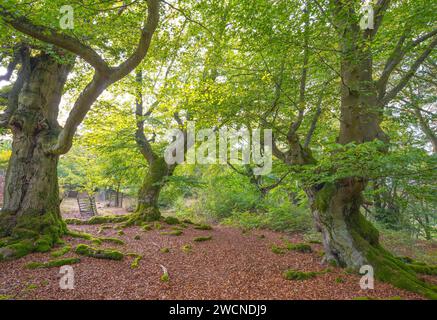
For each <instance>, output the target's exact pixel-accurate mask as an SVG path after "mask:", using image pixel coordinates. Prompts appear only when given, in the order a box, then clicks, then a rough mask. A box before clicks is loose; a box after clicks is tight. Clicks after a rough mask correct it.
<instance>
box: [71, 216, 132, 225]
mask: <svg viewBox="0 0 437 320" xmlns="http://www.w3.org/2000/svg"><path fill="white" fill-rule="evenodd" d="M128 218H129V216H128V215H109V216H94V217H91V218H90V219H88V220H80V219H75V218H71V219H65V223H67V224H76V225H87V224H90V225H93V224H103V223H120V222H125V221H127V220H128Z"/></svg>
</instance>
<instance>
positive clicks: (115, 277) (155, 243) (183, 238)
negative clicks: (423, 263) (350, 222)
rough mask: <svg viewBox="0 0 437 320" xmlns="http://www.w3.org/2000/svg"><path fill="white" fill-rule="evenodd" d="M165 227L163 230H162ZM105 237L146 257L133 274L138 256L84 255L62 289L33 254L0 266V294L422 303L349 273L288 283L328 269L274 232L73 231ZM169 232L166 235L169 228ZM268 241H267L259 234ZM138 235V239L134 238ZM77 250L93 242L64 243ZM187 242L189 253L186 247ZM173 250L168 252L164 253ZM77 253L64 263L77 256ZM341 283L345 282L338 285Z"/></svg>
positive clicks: (316, 248)
mask: <svg viewBox="0 0 437 320" xmlns="http://www.w3.org/2000/svg"><path fill="white" fill-rule="evenodd" d="M164 225H165V224H164ZM69 227H70V229H73V230H80V231H84V232H88V233H92V234H93V235H96V236H99V237H102V236H106V237H118V238H120V239H122V240H123V241H124V242H125V244H124V245H114V244H111V245H108V244H103V245H102V247H107V248H109V247H112V248H117V249H118V250H120V251H122V252H124V253H127V252H135V253H138V254H141V255H143V259H142V260H141V261H140V262H139V267H138V268H137V269H131V263H132V260H133V257H128V256H125V257H124V259H123V260H122V261H109V260H99V259H94V258H88V257H81V262H80V263H78V264H74V265H73V268H74V272H75V289H74V290H62V289H60V287H59V279H60V276H61V275H60V274H59V267H55V268H48V269H35V270H29V269H26V268H25V264H26V263H28V262H30V261H41V262H44V261H48V260H50V259H53V258H52V257H51V256H50V253H44V254H43V253H36V254H31V255H29V256H27V257H24V258H21V259H19V260H16V261H10V262H4V263H1V264H0V295H5V296H8V297H13V298H15V299H352V298H354V297H362V296H371V297H379V298H390V297H393V296H400V297H401V298H403V299H420V298H421V297H419V296H418V295H416V294H412V293H409V292H406V291H403V290H399V289H396V288H393V287H392V286H390V285H388V284H383V283H380V282H376V283H375V289H374V290H366V291H365V290H361V289H360V286H359V279H360V277H359V276H357V275H349V274H346V273H345V272H344V271H343V270H341V269H336V268H331V269H332V270H330V271H329V272H325V273H322V274H320V275H318V276H317V277H315V278H313V279H309V280H304V281H289V280H285V279H284V278H283V277H282V272H283V271H284V270H285V269H287V268H293V269H297V270H300V271H323V270H324V269H325V267H323V266H321V265H320V251H321V250H322V248H321V246H320V245H318V244H312V249H313V252H312V253H299V252H295V251H287V252H286V253H285V254H283V255H281V254H275V253H273V252H272V251H271V246H272V244H274V243H276V244H278V245H279V244H283V240H284V239H285V238H286V239H287V240H288V241H291V242H294V243H297V242H301V241H302V239H301V237H300V236H299V235H296V236H292V237H290V236H284V235H283V234H281V233H277V232H270V231H256V232H255V231H254V232H249V233H245V234H243V233H242V232H241V230H238V229H235V228H228V227H222V226H216V227H214V229H213V230H195V229H193V226H189V227H188V228H186V229H184V231H183V234H182V235H180V236H171V235H163V234H161V232H162V231H164V230H151V231H147V232H145V231H143V230H141V229H140V228H138V227H130V228H126V229H124V235H118V233H117V230H115V229H105V230H103V232H101V233H100V234H98V230H99V227H100V226H98V225H97V226H69ZM170 228H171V226H166V228H165V230H167V231H168V230H170ZM261 235H263V236H261ZM136 236H139V237H140V239H139V240H138V239H135V237H136ZM198 236H212V240H209V241H205V242H194V241H193V239H194V238H195V237H198ZM65 242H66V243H68V244H70V245H72V246H73V247H74V246H75V245H77V244H79V243H87V244H90V245H92V244H91V243H90V242H89V241H86V240H82V239H74V238H70V237H66V238H65ZM186 244H190V245H191V247H192V249H191V251H190V252H188V253H187V252H184V251H183V250H182V249H181V247H182V246H184V245H186ZM163 247H166V248H169V250H170V251H169V252H168V253H163V252H161V251H160V248H163ZM76 256H77V255H76V254H75V253H73V252H70V253H67V254H66V255H65V256H64V257H76ZM160 265H163V266H165V267H166V268H167V269H168V272H169V275H170V280H169V281H168V282H162V281H161V280H160V277H161V275H162V269H161V267H160ZM339 279H341V280H339Z"/></svg>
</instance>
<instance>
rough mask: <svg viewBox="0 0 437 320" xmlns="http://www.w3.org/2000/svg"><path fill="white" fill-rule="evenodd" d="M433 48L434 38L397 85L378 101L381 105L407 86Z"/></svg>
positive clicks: (436, 42) (434, 44)
mask: <svg viewBox="0 0 437 320" xmlns="http://www.w3.org/2000/svg"><path fill="white" fill-rule="evenodd" d="M435 46H437V37H435V39H434V40H433V41H432V42H431V43H430V44H429V45H428V46H427V48H426V49H425V50H424V51H423V53H422V54H421V55H420V56H419V57H418V58H417V59H416V61H415V62H414V63H413V64H412V66H411V67H410V69H409V70H408V72H407V73H406V74H405V75H404V76H403V77H402V79H401V80H400V81H399V83H398V84H397V85H396V86H395V87H394V88H393V89H391V90H390V91H389V92H388V93H387V94H386V95H384V96H383V97H382V99H380V101H381V102H382V104H383V105H386V104H388V103H389V102H390V101H391V100H392V99H394V98H395V97H396V96H397V94H398V93H399V92H401V91H402V90H403V89H404V88H405V86H406V85H407V84H408V81H409V80H410V79H411V78H412V77H413V76H414V74H415V73H416V71H417V69H419V67H420V66H421V65H422V63H423V62H424V61H425V60H426V59H427V58H428V56H429V55H430V54H431V52H432V51H433V49H434V47H435Z"/></svg>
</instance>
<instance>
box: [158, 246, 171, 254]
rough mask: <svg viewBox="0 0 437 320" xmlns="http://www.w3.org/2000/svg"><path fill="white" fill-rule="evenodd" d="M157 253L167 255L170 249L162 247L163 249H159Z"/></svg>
mask: <svg viewBox="0 0 437 320" xmlns="http://www.w3.org/2000/svg"><path fill="white" fill-rule="evenodd" d="M159 251H161V252H162V253H169V252H170V249H169V248H165V247H164V248H161V249H159Z"/></svg>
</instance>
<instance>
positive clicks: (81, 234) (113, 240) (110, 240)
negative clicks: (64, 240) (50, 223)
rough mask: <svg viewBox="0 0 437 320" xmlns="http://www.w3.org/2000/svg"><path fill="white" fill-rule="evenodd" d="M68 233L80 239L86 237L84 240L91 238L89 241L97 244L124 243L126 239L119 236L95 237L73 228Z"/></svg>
mask: <svg viewBox="0 0 437 320" xmlns="http://www.w3.org/2000/svg"><path fill="white" fill-rule="evenodd" d="M67 234H68V235H69V236H70V237H73V238H80V239H84V240H89V241H91V242H93V243H94V244H96V245H100V244H102V243H103V242H108V243H115V244H119V245H124V241H123V240H121V239H118V238H111V237H94V236H93V235H92V234H89V233H86V232H78V231H73V230H69V231H68V233H67Z"/></svg>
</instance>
